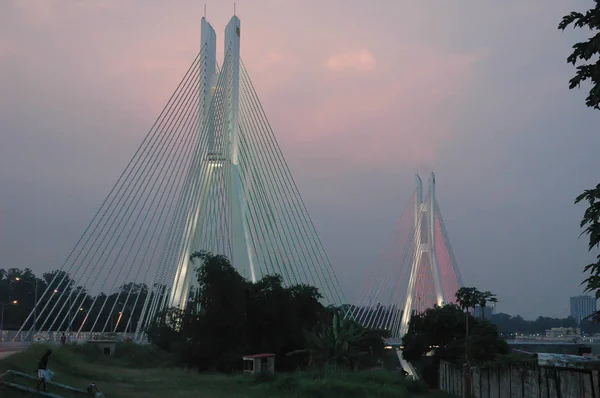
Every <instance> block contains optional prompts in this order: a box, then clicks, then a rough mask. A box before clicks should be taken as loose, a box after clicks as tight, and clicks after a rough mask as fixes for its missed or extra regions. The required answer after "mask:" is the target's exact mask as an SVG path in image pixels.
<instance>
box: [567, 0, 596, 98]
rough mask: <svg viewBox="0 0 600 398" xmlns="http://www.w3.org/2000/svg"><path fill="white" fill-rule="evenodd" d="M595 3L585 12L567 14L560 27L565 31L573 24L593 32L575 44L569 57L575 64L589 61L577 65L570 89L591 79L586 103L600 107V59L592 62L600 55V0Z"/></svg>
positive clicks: (568, 60) (575, 26) (570, 61)
mask: <svg viewBox="0 0 600 398" xmlns="http://www.w3.org/2000/svg"><path fill="white" fill-rule="evenodd" d="M594 3H596V5H595V6H594V7H592V8H591V9H589V10H587V11H586V12H585V14H582V13H580V12H576V11H573V12H571V13H570V14H569V15H565V16H564V17H563V19H562V21H560V24H559V25H558V28H559V29H560V30H563V31H564V30H565V29H566V28H567V27H568V26H570V25H573V27H574V28H587V29H589V30H590V31H591V32H592V37H590V38H589V39H588V40H587V41H584V42H579V43H575V44H574V45H573V52H572V53H571V55H569V57H568V58H567V62H569V63H571V64H573V65H575V64H576V63H577V62H587V63H584V64H582V65H579V66H577V73H576V74H575V76H574V77H573V78H572V79H571V80H570V81H569V89H573V88H575V87H580V86H581V83H583V82H585V81H586V80H589V81H590V83H591V84H592V88H591V89H590V92H589V94H588V96H587V98H586V100H585V104H586V105H587V106H589V107H590V108H594V109H600V59H596V60H595V62H594V61H592V62H590V60H592V59H594V58H597V57H598V55H600V1H598V0H594Z"/></svg>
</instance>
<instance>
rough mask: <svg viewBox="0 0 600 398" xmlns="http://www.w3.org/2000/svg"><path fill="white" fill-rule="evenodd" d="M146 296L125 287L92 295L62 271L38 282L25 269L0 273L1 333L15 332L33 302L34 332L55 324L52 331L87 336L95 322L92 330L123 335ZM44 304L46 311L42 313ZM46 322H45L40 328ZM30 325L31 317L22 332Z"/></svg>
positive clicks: (140, 288) (139, 288) (144, 290)
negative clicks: (58, 302)
mask: <svg viewBox="0 0 600 398" xmlns="http://www.w3.org/2000/svg"><path fill="white" fill-rule="evenodd" d="M155 290H156V291H160V289H155ZM149 294H155V293H152V292H151V289H149V288H148V286H147V285H145V284H136V283H125V284H123V285H122V286H120V287H119V288H118V289H117V291H116V292H113V293H109V294H107V293H103V292H100V293H98V294H96V295H93V294H91V293H90V292H87V291H86V290H85V288H83V287H81V286H78V285H77V284H76V283H75V281H74V280H73V278H72V277H71V276H70V275H69V274H67V273H66V272H64V271H58V270H56V271H52V272H47V273H44V274H43V275H42V277H41V278H39V277H37V276H36V275H35V274H34V273H33V271H32V270H31V269H29V268H25V269H23V270H21V269H19V268H10V269H0V306H2V307H3V309H4V311H3V319H2V320H3V329H4V330H18V329H19V328H20V327H21V325H23V323H24V322H25V321H26V320H27V318H28V316H29V314H30V313H31V312H32V310H33V308H34V305H35V300H36V298H37V299H38V300H39V304H38V307H37V309H38V314H37V322H36V325H35V330H39V329H40V328H43V329H44V330H47V328H48V327H49V325H50V324H51V322H52V321H53V320H58V321H57V322H55V323H54V327H53V328H52V329H53V330H57V329H60V330H63V331H64V330H71V331H75V332H76V331H78V330H80V329H81V331H82V332H87V331H89V330H90V329H91V328H92V326H93V324H94V322H96V320H97V322H96V327H95V328H94V329H95V330H98V329H104V330H105V331H106V332H112V331H116V332H125V331H126V330H125V329H126V328H127V332H133V331H135V330H134V328H135V326H136V325H137V323H138V320H139V317H140V315H141V313H142V308H143V305H144V302H145V301H146V299H147V298H148V295H149ZM58 297H62V299H61V301H60V305H58V306H56V308H54V310H51V308H52V306H53V303H54V302H56V300H57V298H58ZM68 297H70V299H69V298H68ZM48 303H50V304H49V305H48V307H46V310H45V311H42V309H43V308H44V307H45V306H46V304H48ZM63 303H64V304H65V305H64V306H63V305H62V304H63ZM103 304H104V305H103ZM46 319H48V322H46V323H45V325H44V321H45V320H46ZM63 320H64V322H63ZM33 323H34V317H33V316H31V317H29V320H27V323H26V324H25V328H24V330H29V329H30V328H32V327H33V326H34V325H33Z"/></svg>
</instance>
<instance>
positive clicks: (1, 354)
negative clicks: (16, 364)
mask: <svg viewBox="0 0 600 398" xmlns="http://www.w3.org/2000/svg"><path fill="white" fill-rule="evenodd" d="M21 350H22V348H19V349H14V350H13V349H11V350H6V351H0V359H4V358H6V357H9V356H11V355H12V354H16V353H17V352H19V351H21Z"/></svg>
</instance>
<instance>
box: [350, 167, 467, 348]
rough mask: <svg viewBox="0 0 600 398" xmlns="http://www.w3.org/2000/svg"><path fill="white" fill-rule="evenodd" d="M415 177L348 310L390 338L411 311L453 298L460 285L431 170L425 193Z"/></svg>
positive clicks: (396, 335)
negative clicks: (403, 206) (414, 185)
mask: <svg viewBox="0 0 600 398" xmlns="http://www.w3.org/2000/svg"><path fill="white" fill-rule="evenodd" d="M416 181H417V188H416V190H415V192H414V194H413V195H412V197H411V199H410V202H409V204H408V206H407V207H406V210H405V211H404V213H403V214H402V216H401V217H400V220H399V221H398V223H397V225H396V229H395V230H394V232H393V233H392V235H391V237H390V239H389V240H388V242H387V243H386V245H385V246H384V248H383V250H382V252H381V254H380V256H379V257H378V259H377V261H376V262H375V264H374V266H373V268H372V278H371V280H370V281H369V285H368V286H367V287H366V288H365V290H364V291H363V292H362V293H361V296H360V298H359V302H358V303H357V305H356V306H353V307H352V309H351V312H352V314H353V316H354V317H355V318H356V319H357V320H358V321H359V322H361V323H362V324H363V325H365V326H366V327H370V328H375V329H386V330H389V331H390V332H391V335H392V339H395V340H399V339H400V338H401V337H402V336H404V334H406V332H407V331H408V326H409V322H410V317H411V316H412V315H413V314H414V313H422V312H423V311H425V309H427V308H431V307H433V306H434V305H443V304H444V303H446V304H447V303H454V302H455V297H454V295H455V293H456V291H457V290H458V289H459V288H460V287H461V286H462V278H461V276H460V272H459V270H458V267H457V265H456V259H455V258H454V252H453V251H452V246H451V245H450V240H449V239H448V233H447V231H446V227H445V225H444V220H443V218H442V213H441V211H440V208H439V205H438V202H437V199H436V195H435V175H434V174H433V173H431V176H430V178H429V184H428V190H427V193H426V195H425V196H423V182H422V180H421V177H419V176H417V177H416Z"/></svg>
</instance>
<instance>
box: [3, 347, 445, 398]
mask: <svg viewBox="0 0 600 398" xmlns="http://www.w3.org/2000/svg"><path fill="white" fill-rule="evenodd" d="M46 349H47V347H45V346H36V347H33V348H30V349H28V350H26V351H24V352H22V353H18V354H15V355H13V356H11V357H9V358H7V359H5V360H1V361H0V372H1V371H3V370H6V369H17V370H21V371H23V372H26V373H30V374H32V373H33V369H32V368H33V367H35V365H36V364H37V359H38V358H39V356H41V354H42V353H43V352H44V351H45V350H46ZM116 352H117V357H115V358H112V357H106V356H104V355H101V353H100V351H99V350H98V349H97V347H93V346H88V345H83V346H66V347H61V348H58V349H56V350H55V353H54V354H53V356H52V359H51V360H50V363H49V365H50V368H51V369H52V370H53V371H55V373H56V381H57V382H59V383H66V384H68V385H72V386H76V387H82V386H85V385H86V384H87V383H89V382H91V381H95V382H96V383H97V384H98V386H99V387H100V389H101V390H102V391H103V392H105V393H106V394H107V396H110V397H139V396H144V397H149V398H151V397H164V396H169V397H190V398H191V397H198V396H210V397H228V398H237V397H240V398H241V397H249V398H252V397H267V396H268V397H273V398H280V397H281V398H283V397H292V398H294V397H296V398H305V397H306V398H308V397H316V398H319V397H323V398H325V397H327V398H338V397H339V398H352V397H357V398H358V397H365V398H366V397H382V398H388V397H389V398H392V397H394V398H395V397H407V398H410V397H445V396H446V395H443V394H431V393H428V392H427V388H426V387H425V386H424V385H423V384H422V383H419V382H414V381H410V380H406V379H405V378H404V377H402V376H401V375H400V374H399V373H398V372H387V371H375V370H372V371H361V372H343V371H339V370H335V369H333V368H326V369H323V370H320V371H310V372H295V373H287V374H275V375H268V374H257V375H255V376H241V375H224V374H199V373H197V372H187V371H184V370H181V369H178V368H172V367H165V366H160V365H157V361H155V362H154V364H155V365H154V366H150V367H149V366H148V365H147V364H142V363H141V360H142V361H143V358H152V357H154V356H156V355H158V356H160V357H161V358H163V359H167V360H168V358H169V355H168V354H166V353H161V352H159V351H157V350H156V348H152V347H151V346H133V345H125V344H121V345H118V346H117V351H116ZM119 352H121V354H118V353H119ZM130 354H134V356H135V357H136V358H137V359H132V358H131V355H130ZM138 366H145V368H144V369H141V368H138ZM9 394H13V392H12V390H2V389H0V396H2V397H7V398H8V397H11V396H12V395H9ZM14 396H19V395H14Z"/></svg>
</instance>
